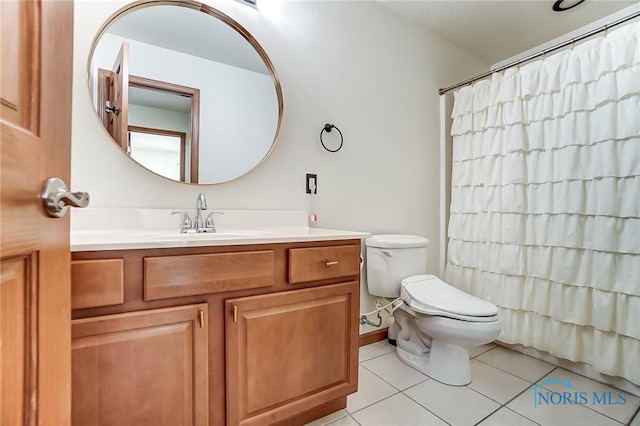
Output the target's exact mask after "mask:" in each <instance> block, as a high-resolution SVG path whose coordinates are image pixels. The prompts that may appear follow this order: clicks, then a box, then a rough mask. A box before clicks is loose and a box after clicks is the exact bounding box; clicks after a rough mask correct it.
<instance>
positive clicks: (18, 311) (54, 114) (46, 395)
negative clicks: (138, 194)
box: [0, 0, 73, 426]
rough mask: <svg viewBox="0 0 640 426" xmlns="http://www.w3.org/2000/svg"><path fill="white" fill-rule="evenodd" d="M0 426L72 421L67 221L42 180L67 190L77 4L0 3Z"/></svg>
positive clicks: (58, 423)
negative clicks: (44, 197) (48, 199)
mask: <svg viewBox="0 0 640 426" xmlns="http://www.w3.org/2000/svg"><path fill="white" fill-rule="evenodd" d="M0 17H1V18H0V19H1V22H0V24H1V28H2V61H1V62H0V71H1V72H0V75H1V76H2V77H1V79H2V81H1V85H0V158H1V167H0V397H1V403H0V404H1V405H0V424H1V425H8V426H13V425H35V424H39V425H53V426H61V425H68V424H69V423H70V412H71V408H70V405H71V402H70V397H71V389H70V386H71V337H70V331H71V330H70V315H71V309H70V266H69V264H70V254H69V218H68V216H66V217H63V218H59V219H53V218H49V217H48V216H47V215H46V214H45V212H44V210H43V208H42V204H41V202H40V198H39V195H40V191H41V188H42V185H43V183H44V181H45V180H46V178H48V177H51V176H57V177H59V178H62V179H65V180H66V182H67V183H68V182H69V175H70V172H69V168H70V165H69V162H70V140H71V75H72V43H73V40H72V35H73V31H72V29H73V2H71V1H38V0H32V1H11V0H9V1H7V0H4V1H0Z"/></svg>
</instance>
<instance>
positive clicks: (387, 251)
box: [382, 250, 393, 257]
mask: <svg viewBox="0 0 640 426" xmlns="http://www.w3.org/2000/svg"><path fill="white" fill-rule="evenodd" d="M382 253H384V254H385V255H387V256H388V257H391V256H393V252H392V251H391V250H382Z"/></svg>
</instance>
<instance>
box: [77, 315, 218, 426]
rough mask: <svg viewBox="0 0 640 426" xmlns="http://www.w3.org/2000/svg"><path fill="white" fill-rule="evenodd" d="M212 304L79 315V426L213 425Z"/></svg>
mask: <svg viewBox="0 0 640 426" xmlns="http://www.w3.org/2000/svg"><path fill="white" fill-rule="evenodd" d="M207 317H208V312H207V305H206V304H199V305H187V306H180V307H175V308H165V309H152V310H147V311H139V312H131V313H124V314H118V315H106V316H101V317H96V318H88V319H82V320H75V321H73V323H72V326H71V335H72V344H71V353H72V364H73V365H72V382H71V386H72V389H71V391H72V422H73V424H74V425H82V426H92V425H96V426H97V425H140V426H141V425H149V426H161V425H167V426H170V425H202V426H206V425H208V424H209V419H208V414H209V395H208V393H209V383H208V355H207V353H208V344H207V340H208V339H207V337H208V333H207V322H206V318H207Z"/></svg>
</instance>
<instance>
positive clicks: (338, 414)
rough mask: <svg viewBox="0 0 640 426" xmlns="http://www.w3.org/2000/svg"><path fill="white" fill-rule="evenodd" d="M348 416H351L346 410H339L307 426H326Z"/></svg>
mask: <svg viewBox="0 0 640 426" xmlns="http://www.w3.org/2000/svg"><path fill="white" fill-rule="evenodd" d="M348 415H349V414H348V413H347V412H346V411H345V410H339V411H336V412H335V413H331V414H329V415H328V416H324V417H322V418H320V419H318V420H314V421H312V422H311V423H307V424H306V425H305V426H325V425H328V424H330V423H331V422H335V421H336V420H338V419H341V418H343V417H346V416H348Z"/></svg>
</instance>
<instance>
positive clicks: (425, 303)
mask: <svg viewBox="0 0 640 426" xmlns="http://www.w3.org/2000/svg"><path fill="white" fill-rule="evenodd" d="M401 296H402V300H403V301H404V302H405V303H406V304H407V305H408V306H409V307H410V308H411V309H413V310H414V311H416V312H418V313H421V314H427V315H438V316H443V317H448V318H454V319H459V320H463V321H470V322H491V321H496V320H497V319H498V307H497V306H496V305H494V304H493V303H490V302H487V301H486V300H482V299H480V298H477V297H475V296H472V295H470V294H467V293H465V292H464V291H462V290H459V289H457V288H455V287H453V286H451V285H450V284H447V283H445V282H444V281H441V280H440V279H439V278H438V277H436V276H434V275H414V276H411V277H408V278H405V279H403V280H402V291H401Z"/></svg>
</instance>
